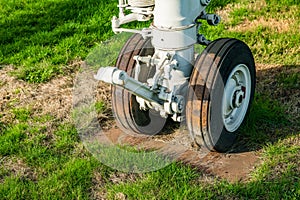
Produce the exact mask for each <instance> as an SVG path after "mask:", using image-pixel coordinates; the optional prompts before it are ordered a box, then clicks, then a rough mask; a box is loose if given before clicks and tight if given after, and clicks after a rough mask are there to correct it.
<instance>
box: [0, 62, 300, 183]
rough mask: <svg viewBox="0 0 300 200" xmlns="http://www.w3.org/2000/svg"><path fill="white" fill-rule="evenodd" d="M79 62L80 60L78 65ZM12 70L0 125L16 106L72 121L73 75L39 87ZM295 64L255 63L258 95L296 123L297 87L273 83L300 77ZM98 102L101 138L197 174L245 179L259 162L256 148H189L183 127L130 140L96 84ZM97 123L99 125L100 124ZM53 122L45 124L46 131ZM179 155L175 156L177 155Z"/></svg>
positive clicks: (3, 88)
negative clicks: (169, 158)
mask: <svg viewBox="0 0 300 200" xmlns="http://www.w3.org/2000/svg"><path fill="white" fill-rule="evenodd" d="M80 64H82V63H81V62H79V63H78V65H80ZM13 70H14V68H13V67H12V66H5V67H2V68H1V67H0V113H1V118H0V123H3V124H9V123H16V122H15V121H14V120H15V118H14V115H13V113H12V112H11V111H12V109H15V108H30V110H31V111H32V114H33V115H35V116H42V115H45V114H49V115H51V116H53V117H54V118H56V119H57V121H61V122H71V121H72V119H71V115H70V113H71V110H72V102H73V101H72V92H73V86H74V82H75V80H76V75H75V74H69V75H66V76H59V77H57V78H55V79H53V80H51V81H50V82H47V83H43V84H30V83H27V82H24V81H22V80H17V79H16V78H14V77H13V76H11V75H10V74H11V72H12V71H13ZM299 73H300V67H299V66H298V67H297V66H296V67H295V66H294V67H292V66H281V65H262V64H258V65H257V89H256V90H257V92H259V93H263V94H269V95H271V96H273V97H274V98H275V99H277V100H279V101H280V102H281V103H282V104H284V105H288V106H287V108H288V109H287V110H286V112H287V113H288V114H289V115H291V116H294V119H295V120H299V119H300V118H299V115H300V102H299V99H300V91H299V87H295V88H293V89H290V90H285V89H284V88H283V87H281V86H280V85H279V84H281V83H278V82H276V80H277V78H276V77H277V76H278V75H280V74H283V75H284V76H288V75H292V74H299ZM96 98H97V99H101V100H103V101H104V102H105V103H106V104H107V109H106V110H105V112H104V113H102V114H101V115H100V116H98V117H99V122H100V123H102V125H103V127H104V130H105V132H104V134H105V136H106V137H107V138H109V139H110V140H111V141H112V142H114V143H123V144H130V145H142V146H143V147H145V148H146V149H147V148H151V149H152V148H154V149H155V148H162V147H164V148H165V149H166V148H168V149H169V150H168V152H166V153H171V154H172V153H173V154H174V152H179V153H180V156H178V157H177V158H176V159H177V160H178V161H180V162H183V163H186V164H188V165H191V166H193V167H195V168H197V169H199V170H200V171H203V172H205V173H208V174H211V175H213V176H216V177H220V178H225V179H227V180H228V181H230V182H235V181H247V180H248V179H249V174H250V172H251V171H252V170H253V169H255V166H256V165H258V164H259V163H260V150H257V151H243V152H234V153H223V154H221V153H216V152H210V153H208V152H206V151H205V150H203V149H199V148H197V147H195V146H194V145H193V143H192V142H191V140H190V138H189V134H188V132H187V130H186V128H184V127H183V128H182V127H181V128H179V129H178V130H176V129H175V131H173V133H171V134H166V135H157V136H152V137H151V138H150V139H149V137H147V138H143V137H134V136H130V135H127V134H125V133H123V132H122V131H121V130H120V129H118V128H117V127H116V126H115V123H114V121H113V117H112V113H111V106H110V87H109V86H108V85H106V84H99V85H98V89H97V95H96ZM102 125H101V126H102ZM50 128H51V124H50V125H49V129H50ZM178 155H179V154H178Z"/></svg>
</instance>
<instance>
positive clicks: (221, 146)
mask: <svg viewBox="0 0 300 200" xmlns="http://www.w3.org/2000/svg"><path fill="white" fill-rule="evenodd" d="M239 64H245V65H246V66H247V68H248V69H249V72H250V76H251V77H250V79H251V92H250V100H249V105H248V108H247V114H248V112H249V108H250V105H251V102H252V100H253V96H254V90H255V81H256V72H255V63H254V59H253V55H252V53H251V50H250V49H249V47H248V46H247V45H246V44H245V43H243V42H242V41H239V40H237V39H225V38H222V39H218V40H215V41H213V42H212V43H210V44H209V45H208V46H207V47H206V49H205V50H204V51H203V52H202V53H201V55H200V56H198V57H197V59H196V61H195V66H194V70H193V73H192V76H191V78H190V83H189V90H188V99H187V105H186V120H187V127H188V129H189V132H190V135H191V137H192V138H193V139H194V141H195V143H196V144H198V145H199V146H205V147H206V148H208V149H209V150H210V151H218V152H226V151H228V150H229V148H230V147H231V146H232V145H233V143H234V142H235V140H236V138H237V133H238V131H239V129H238V130H236V131H234V132H229V131H227V130H226V128H225V126H224V123H223V119H222V114H221V113H222V98H223V93H224V85H225V84H226V81H227V80H228V77H229V75H230V73H231V71H232V70H233V69H234V67H235V66H237V65H239ZM247 114H246V115H247ZM245 118H246V116H245V117H244V119H243V122H242V123H241V124H243V123H244V121H245ZM239 128H240V127H239Z"/></svg>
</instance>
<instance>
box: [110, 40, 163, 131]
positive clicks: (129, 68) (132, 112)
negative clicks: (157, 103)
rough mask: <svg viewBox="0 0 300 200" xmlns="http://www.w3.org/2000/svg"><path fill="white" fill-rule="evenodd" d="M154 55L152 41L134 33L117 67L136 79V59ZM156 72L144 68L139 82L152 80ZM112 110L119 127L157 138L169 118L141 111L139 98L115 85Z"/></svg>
mask: <svg viewBox="0 0 300 200" xmlns="http://www.w3.org/2000/svg"><path fill="white" fill-rule="evenodd" d="M153 54H154V48H153V46H152V45H151V40H150V39H146V40H145V39H143V38H142V36H141V35H140V34H133V35H132V36H131V37H130V38H129V39H128V40H127V42H126V44H125V45H124V46H123V48H122V50H121V51H120V53H119V56H118V59H117V62H116V65H115V66H116V67H117V68H119V69H121V70H124V71H125V72H127V74H128V75H130V76H131V77H134V67H135V66H136V61H135V60H134V59H133V57H134V56H136V55H140V56H148V55H151V56H152V55H153ZM154 73H155V67H142V68H141V72H140V75H139V81H140V82H146V81H147V79H148V78H149V77H153V75H154ZM112 109H113V113H114V116H115V118H116V120H117V125H118V126H119V127H120V128H121V129H122V130H123V131H125V132H129V133H135V134H136V133H137V134H146V135H154V134H157V133H159V132H160V131H161V130H162V129H163V127H164V125H165V123H166V119H165V118H162V117H161V116H160V114H159V112H156V111H154V110H147V111H142V110H140V109H139V103H137V101H136V96H135V95H133V94H131V93H130V92H128V91H127V90H125V89H123V88H120V87H116V86H112Z"/></svg>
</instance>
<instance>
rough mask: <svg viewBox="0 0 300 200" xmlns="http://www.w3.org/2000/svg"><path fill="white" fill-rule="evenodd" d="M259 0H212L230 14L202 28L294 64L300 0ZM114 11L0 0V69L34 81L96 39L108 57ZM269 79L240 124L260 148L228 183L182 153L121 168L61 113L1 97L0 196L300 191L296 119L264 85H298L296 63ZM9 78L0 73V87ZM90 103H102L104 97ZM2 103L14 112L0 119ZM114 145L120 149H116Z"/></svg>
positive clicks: (266, 57)
mask: <svg viewBox="0 0 300 200" xmlns="http://www.w3.org/2000/svg"><path fill="white" fill-rule="evenodd" d="M257 2H264V1H262V0H259V1H257ZM265 2H266V4H265V5H264V4H263V6H261V5H256V4H255V2H252V3H251V2H249V1H245V0H234V1H217V0H216V1H212V4H211V7H210V8H209V10H210V11H215V10H217V11H222V10H226V14H227V15H228V16H227V18H225V17H224V21H223V22H222V23H221V24H220V25H219V26H217V27H210V26H208V25H207V24H206V23H205V22H204V23H203V25H202V29H201V31H202V33H204V34H205V36H206V37H207V38H209V39H211V40H213V39H216V38H219V37H235V38H238V39H241V40H243V41H245V42H246V43H247V44H248V45H249V46H250V48H251V50H252V51H253V53H254V56H255V60H256V62H257V63H264V64H280V65H285V66H287V67H286V68H290V69H296V68H299V66H300V57H299V56H300V49H299V45H297V44H298V43H299V40H300V33H299V31H298V30H299V26H300V14H299V13H300V12H299V1H296V0H285V1H279V0H266V1H265ZM254 4H255V5H254ZM116 12H117V7H116V1H107V0H86V1H83V0H77V1H70V0H41V1H33V0H5V1H4V0H0V26H1V29H0V44H1V45H0V65H1V67H0V70H2V66H4V65H13V67H14V72H13V73H12V76H15V77H17V78H18V79H22V80H25V81H26V82H29V83H32V84H34V85H35V86H36V87H38V86H41V85H42V84H41V83H42V82H48V81H50V80H51V79H53V78H54V77H55V76H57V75H69V74H70V73H71V74H72V73H74V71H75V70H73V69H71V70H70V69H69V68H70V66H71V64H72V63H73V62H75V61H79V60H84V59H86V60H87V61H88V62H90V63H94V64H95V65H97V64H99V63H98V62H99V60H98V59H99V58H97V57H95V54H89V52H90V51H92V49H93V51H96V52H100V53H103V54H104V55H106V54H107V55H112V54H113V55H112V57H109V56H108V57H107V60H105V61H104V63H105V64H107V65H109V64H111V63H112V60H113V57H114V56H115V54H114V53H116V51H115V49H117V48H119V46H118V45H117V42H116V41H113V42H115V43H113V44H114V45H113V47H112V49H110V48H105V47H107V46H106V45H105V44H106V43H105V42H103V41H106V40H107V39H109V38H111V37H112V36H113V33H112V31H111V28H110V19H111V17H112V15H113V14H116ZM268 20H269V21H268ZM251 22H252V23H251ZM272 23H277V24H276V26H271V25H272ZM270 24H271V25H270ZM283 25H284V26H283ZM130 26H131V27H132V26H143V24H137V23H133V24H132V25H130ZM243 27H246V28H243ZM276 28H277V29H276ZM121 39H122V38H121ZM110 44H111V43H110ZM99 46H100V47H99ZM4 68H5V67H4ZM266 71H267V70H266ZM269 74H270V73H269ZM272 81H273V82H271V83H267V82H266V83H265V85H263V88H258V91H257V93H256V97H255V100H254V103H253V107H252V111H251V113H250V116H249V118H248V119H247V121H246V123H245V126H244V127H243V130H242V131H241V134H243V136H242V138H243V139H241V141H240V142H241V143H244V144H245V146H247V147H248V149H252V150H256V151H258V152H259V153H260V154H259V155H260V157H261V164H259V165H258V166H257V167H256V169H255V170H254V171H253V172H252V173H251V176H250V179H249V180H248V181H247V182H234V183H231V182H228V181H227V180H225V179H221V178H216V177H214V176H212V175H208V174H205V173H203V172H201V171H197V170H195V169H192V168H191V167H189V166H186V165H184V164H181V163H173V164H171V165H169V166H167V167H165V168H163V169H161V170H158V171H155V172H149V173H143V174H130V173H125V174H124V173H122V172H118V171H116V170H113V169H111V168H109V167H107V166H105V165H103V164H101V163H100V162H99V161H98V160H97V159H96V158H95V157H93V156H92V155H91V153H90V152H89V151H88V150H87V149H86V148H85V147H84V145H83V144H82V142H81V141H80V138H79V136H78V133H77V131H76V129H75V127H74V125H73V124H72V123H71V122H70V121H68V120H67V119H64V118H56V117H54V114H52V113H49V114H39V112H38V111H36V110H33V109H32V108H30V107H29V106H28V107H25V106H21V107H18V103H19V100H18V99H8V100H7V99H4V98H3V102H2V99H1V101H0V109H1V113H0V144H1V145H0V199H90V198H92V199H96V198H100V197H102V196H105V197H106V198H108V199H118V198H125V197H126V198H128V199H299V198H300V180H299V179H300V177H299V174H300V169H299V166H300V163H299V160H300V157H299V156H300V148H299V146H300V143H299V141H300V138H299V135H300V130H299V127H300V124H299V121H297V120H296V121H295V120H292V118H293V117H294V116H292V115H290V114H289V112H287V111H288V106H287V105H282V103H281V102H280V101H279V100H278V99H276V97H274V96H273V95H272V94H273V93H272V92H273V91H269V90H268V89H269V88H272V87H271V86H272V84H273V83H276V84H275V86H276V88H275V90H276V91H277V90H278V91H280V92H281V91H286V90H291V91H296V92H299V84H300V83H299V73H284V72H283V73H278V74H276V75H275V76H274V80H272ZM6 84H7V83H5V82H2V80H0V88H3V87H6ZM264 87H266V88H267V89H264ZM23 89H24V88H19V89H17V90H15V91H13V93H14V94H19V93H21V90H23ZM276 91H275V92H276ZM1 98H2V97H1ZM5 98H6V97H5ZM6 100H7V101H8V103H7V104H6V103H5V102H6ZM95 109H96V110H97V111H98V112H99V113H105V112H107V111H108V108H107V105H105V103H104V101H99V102H97V103H96V104H95ZM7 112H9V113H10V115H9V116H10V118H11V120H9V121H5V120H2V119H4V118H5V117H7V116H6V113H7ZM110 153H115V154H116V155H118V152H115V151H114V149H113V150H112V152H110ZM150 164H151V163H150Z"/></svg>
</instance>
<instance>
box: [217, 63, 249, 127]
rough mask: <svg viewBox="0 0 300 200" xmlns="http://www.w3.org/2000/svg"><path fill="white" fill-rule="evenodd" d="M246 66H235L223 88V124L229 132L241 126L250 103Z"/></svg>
mask: <svg viewBox="0 0 300 200" xmlns="http://www.w3.org/2000/svg"><path fill="white" fill-rule="evenodd" d="M250 78H251V77H250V71H249V69H248V68H247V66H246V65H244V64H240V65H237V66H236V67H235V68H234V69H233V70H232V72H231V74H230V75H229V77H228V80H227V82H226V84H225V86H224V96H223V101H222V103H223V106H222V107H223V115H222V117H223V123H224V125H225V128H226V129H227V130H228V131H229V132H234V131H236V130H237V129H238V127H239V126H240V125H241V123H242V121H243V119H244V117H245V115H246V112H247V108H248V105H249V101H250V91H251V90H250V88H251V81H250V80H251V79H250Z"/></svg>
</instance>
